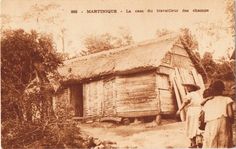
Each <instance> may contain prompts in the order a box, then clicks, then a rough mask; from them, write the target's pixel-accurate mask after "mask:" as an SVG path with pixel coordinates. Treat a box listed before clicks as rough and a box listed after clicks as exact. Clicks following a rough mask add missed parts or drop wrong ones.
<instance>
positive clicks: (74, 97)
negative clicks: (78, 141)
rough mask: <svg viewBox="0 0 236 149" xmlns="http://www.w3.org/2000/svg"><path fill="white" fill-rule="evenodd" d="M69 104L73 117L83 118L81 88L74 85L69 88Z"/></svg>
mask: <svg viewBox="0 0 236 149" xmlns="http://www.w3.org/2000/svg"><path fill="white" fill-rule="evenodd" d="M70 103H71V105H72V107H73V110H74V116H78V117H82V116H83V86H82V84H74V85H72V86H71V87H70Z"/></svg>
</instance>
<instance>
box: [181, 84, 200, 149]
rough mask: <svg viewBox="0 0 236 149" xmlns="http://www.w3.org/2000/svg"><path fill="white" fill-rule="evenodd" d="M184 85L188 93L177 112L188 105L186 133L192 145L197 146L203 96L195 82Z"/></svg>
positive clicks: (192, 146)
mask: <svg viewBox="0 0 236 149" xmlns="http://www.w3.org/2000/svg"><path fill="white" fill-rule="evenodd" d="M183 85H184V86H186V88H187V90H188V94H187V95H186V97H185V98H184V102H183V104H182V105H181V107H180V109H179V110H178V111H177V113H180V111H181V110H183V109H184V108H185V107H186V106H188V109H187V117H186V134H187V137H188V138H189V139H190V141H191V145H190V147H191V148H196V147H197V144H196V135H197V133H198V131H199V129H198V120H199V115H200V111H201V105H200V103H201V102H202V96H201V95H200V94H199V93H198V90H199V89H200V87H199V86H197V85H194V84H183Z"/></svg>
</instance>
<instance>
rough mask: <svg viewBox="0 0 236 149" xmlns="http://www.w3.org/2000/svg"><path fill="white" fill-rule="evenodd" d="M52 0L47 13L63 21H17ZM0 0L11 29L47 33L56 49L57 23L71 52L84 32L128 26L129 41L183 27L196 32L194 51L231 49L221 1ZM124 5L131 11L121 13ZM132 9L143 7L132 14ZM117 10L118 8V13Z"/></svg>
mask: <svg viewBox="0 0 236 149" xmlns="http://www.w3.org/2000/svg"><path fill="white" fill-rule="evenodd" d="M52 3H53V4H58V5H59V6H60V7H59V8H58V9H56V10H55V11H50V14H47V15H48V16H50V15H51V16H53V15H52V13H55V12H58V13H59V14H60V15H59V19H61V20H63V22H61V23H60V25H53V24H46V23H44V22H43V21H41V22H40V20H39V23H37V22H36V19H32V20H29V21H27V22H26V21H23V19H22V16H23V14H24V13H25V12H29V11H30V8H31V6H32V5H35V4H38V5H41V4H44V5H47V4H52ZM1 5H2V6H1V8H2V9H1V10H2V14H7V15H10V16H11V17H12V21H11V22H10V23H9V24H8V25H9V26H10V27H11V28H23V29H25V30H27V31H28V30H31V29H36V30H38V31H43V32H48V33H52V34H53V35H54V40H55V42H56V45H57V48H58V49H61V41H60V38H59V34H60V28H65V29H66V32H65V43H66V47H65V48H66V51H67V52H69V53H71V55H73V54H75V53H78V52H79V50H81V49H84V46H83V40H84V38H85V37H87V36H88V35H90V34H102V33H107V32H108V33H111V34H116V33H117V32H118V31H119V27H124V28H126V29H127V30H129V32H130V33H131V35H132V36H133V38H134V40H135V42H139V41H144V40H148V39H152V38H154V37H155V33H156V30H157V29H163V28H165V29H169V30H178V29H180V28H183V27H187V28H190V29H191V31H192V33H193V34H194V35H196V37H197V40H198V42H199V50H200V53H203V52H204V51H215V53H214V55H215V57H216V58H217V57H220V56H222V55H225V53H226V50H227V49H228V48H231V51H232V49H233V48H234V39H233V37H232V35H231V34H229V33H228V32H226V29H227V27H228V26H229V24H228V22H227V20H226V15H225V3H224V0H46V1H45V0H40V1H39V0H2V1H1ZM87 9H116V10H118V13H116V14H107V13H103V14H98V13H95V14H87V13H86V10H87ZM126 9H129V10H131V11H132V13H130V14H129V13H124V12H125V11H126ZM137 9H142V10H144V11H145V12H144V13H142V14H137V13H134V10H137ZM147 9H152V10H153V13H147V12H146V10H147ZM156 9H178V12H169V13H168V12H162V13H160V12H159V13H157V12H156ZM182 9H189V12H188V13H186V12H185V13H184V12H182ZM193 9H208V10H209V12H192V10H193ZM71 10H77V11H78V13H77V14H72V13H71ZM121 10H122V11H123V12H122V13H120V12H119V11H121ZM81 11H84V13H81ZM212 23H213V24H216V26H215V27H213V28H211V30H210V31H209V32H208V34H207V33H206V32H204V25H205V26H207V25H208V26H211V24H212ZM199 24H200V25H199ZM200 26H203V27H200ZM199 28H200V30H199ZM202 28H203V29H202ZM209 34H210V35H212V37H210V36H209Z"/></svg>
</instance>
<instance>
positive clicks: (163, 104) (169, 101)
mask: <svg viewBox="0 0 236 149" xmlns="http://www.w3.org/2000/svg"><path fill="white" fill-rule="evenodd" d="M170 83H171V82H170V78H169V75H163V74H157V75H156V87H157V88H158V92H159V99H160V108H161V113H162V114H174V113H175V112H176V111H177V103H176V101H175V99H174V97H173V95H172V94H173V92H172V89H171V86H170Z"/></svg>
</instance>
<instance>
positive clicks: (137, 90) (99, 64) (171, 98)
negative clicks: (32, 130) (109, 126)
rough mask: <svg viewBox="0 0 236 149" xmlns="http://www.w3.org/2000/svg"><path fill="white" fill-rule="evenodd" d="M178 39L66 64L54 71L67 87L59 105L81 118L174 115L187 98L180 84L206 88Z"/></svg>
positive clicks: (165, 38)
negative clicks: (68, 106)
mask: <svg viewBox="0 0 236 149" xmlns="http://www.w3.org/2000/svg"><path fill="white" fill-rule="evenodd" d="M179 40H180V39H179V36H178V34H170V35H167V36H163V37H161V38H159V39H154V40H148V41H145V42H141V43H137V44H134V45H130V46H127V47H122V48H118V49H112V50H108V51H103V52H99V53H96V54H91V55H88V56H83V57H78V58H75V59H71V60H67V61H65V63H64V66H63V67H61V68H59V70H58V71H59V73H60V74H61V75H62V76H65V77H64V78H65V79H64V81H63V82H64V83H65V84H67V86H68V89H67V91H65V93H64V94H61V95H60V96H59V97H58V101H60V100H63V101H70V102H69V103H71V104H73V107H74V109H75V115H76V116H79V117H89V116H95V117H143V116H155V115H159V114H174V113H175V112H176V111H177V109H178V107H179V106H180V104H181V102H182V98H183V97H184V96H185V94H186V92H185V89H184V87H183V86H182V83H185V84H186V83H187V84H191V83H192V84H197V85H199V86H201V87H202V90H203V87H204V84H203V81H202V78H201V75H200V74H198V73H197V71H196V68H195V66H196V65H195V64H194V63H193V61H192V59H191V58H192V57H193V55H192V54H191V53H190V52H189V51H187V50H186V49H185V48H184V47H183V45H181V42H179ZM188 50H189V49H188ZM194 62H196V61H194ZM68 70H70V71H68ZM173 87H175V90H174V88H173ZM68 98H69V100H68Z"/></svg>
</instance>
